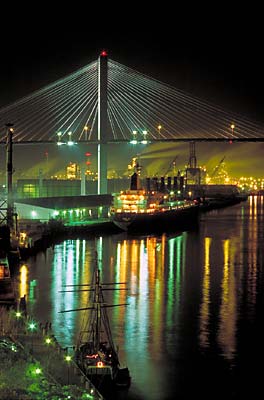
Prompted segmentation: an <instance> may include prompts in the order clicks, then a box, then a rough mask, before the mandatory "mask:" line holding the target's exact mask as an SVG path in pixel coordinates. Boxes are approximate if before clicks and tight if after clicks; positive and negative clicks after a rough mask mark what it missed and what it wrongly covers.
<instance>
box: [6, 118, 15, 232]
mask: <svg viewBox="0 0 264 400" xmlns="http://www.w3.org/2000/svg"><path fill="white" fill-rule="evenodd" d="M12 126H13V124H10V123H8V124H6V127H7V137H6V154H7V157H6V172H7V211H6V220H7V225H8V226H9V228H11V229H12V228H13V213H14V201H13V182H12V175H13V137H12V135H13V128H12Z"/></svg>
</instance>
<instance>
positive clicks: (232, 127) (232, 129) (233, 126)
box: [229, 124, 235, 144]
mask: <svg viewBox="0 0 264 400" xmlns="http://www.w3.org/2000/svg"><path fill="white" fill-rule="evenodd" d="M230 128H231V131H232V139H233V137H234V129H235V124H231V125H230ZM232 139H230V140H229V143H230V144H232V143H233V140H232Z"/></svg>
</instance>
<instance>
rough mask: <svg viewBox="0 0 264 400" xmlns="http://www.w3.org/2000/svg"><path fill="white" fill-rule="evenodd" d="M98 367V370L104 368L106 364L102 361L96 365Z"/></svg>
mask: <svg viewBox="0 0 264 400" xmlns="http://www.w3.org/2000/svg"><path fill="white" fill-rule="evenodd" d="M96 366H97V367H98V368H102V367H103V366H104V363H103V362H102V361H98V363H97V364H96Z"/></svg>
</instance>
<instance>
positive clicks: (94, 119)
mask: <svg viewBox="0 0 264 400" xmlns="http://www.w3.org/2000/svg"><path fill="white" fill-rule="evenodd" d="M97 117H98V100H97V101H96V104H95V113H94V118H93V122H92V127H91V130H90V133H89V137H88V139H89V140H91V137H92V134H93V131H94V126H95V123H96V119H97Z"/></svg>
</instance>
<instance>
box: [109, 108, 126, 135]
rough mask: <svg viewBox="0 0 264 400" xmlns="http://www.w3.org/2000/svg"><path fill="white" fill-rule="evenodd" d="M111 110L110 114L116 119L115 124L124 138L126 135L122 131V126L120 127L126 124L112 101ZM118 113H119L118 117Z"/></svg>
mask: <svg viewBox="0 0 264 400" xmlns="http://www.w3.org/2000/svg"><path fill="white" fill-rule="evenodd" d="M111 112H112V116H113V118H114V120H115V121H116V124H117V126H118V127H119V131H120V133H121V135H122V136H123V138H124V139H126V136H125V135H124V133H123V131H124V127H122V125H123V126H126V121H125V120H124V119H123V117H122V116H120V115H119V114H120V113H119V110H118V109H117V107H116V105H115V104H114V103H112V105H111ZM118 115H119V118H120V119H118Z"/></svg>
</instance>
